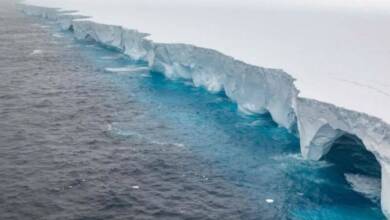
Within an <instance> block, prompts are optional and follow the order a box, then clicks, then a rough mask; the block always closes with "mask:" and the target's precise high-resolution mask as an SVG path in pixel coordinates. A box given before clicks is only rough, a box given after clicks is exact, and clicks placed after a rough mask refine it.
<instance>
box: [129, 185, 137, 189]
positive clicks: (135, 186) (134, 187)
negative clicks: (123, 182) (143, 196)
mask: <svg viewBox="0 0 390 220" xmlns="http://www.w3.org/2000/svg"><path fill="white" fill-rule="evenodd" d="M131 188H133V189H139V186H137V185H134V186H132V187H131Z"/></svg>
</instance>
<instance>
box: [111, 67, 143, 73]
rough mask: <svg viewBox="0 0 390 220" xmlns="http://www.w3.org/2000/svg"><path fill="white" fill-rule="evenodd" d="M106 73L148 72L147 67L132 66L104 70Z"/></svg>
mask: <svg viewBox="0 0 390 220" xmlns="http://www.w3.org/2000/svg"><path fill="white" fill-rule="evenodd" d="M105 70H106V71H107V72H111V73H139V72H141V73H144V72H148V71H149V68H148V67H134V66H125V67H117V68H106V69H105Z"/></svg>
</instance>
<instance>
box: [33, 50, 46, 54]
mask: <svg viewBox="0 0 390 220" xmlns="http://www.w3.org/2000/svg"><path fill="white" fill-rule="evenodd" d="M41 53H43V52H42V50H33V52H32V53H30V55H37V54H41Z"/></svg>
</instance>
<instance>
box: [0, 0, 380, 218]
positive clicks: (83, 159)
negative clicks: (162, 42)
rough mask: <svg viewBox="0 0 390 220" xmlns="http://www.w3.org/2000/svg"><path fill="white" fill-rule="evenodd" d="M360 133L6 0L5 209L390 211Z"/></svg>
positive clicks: (162, 213) (0, 55)
mask: <svg viewBox="0 0 390 220" xmlns="http://www.w3.org/2000/svg"><path fill="white" fill-rule="evenodd" d="M379 189H380V171H379V165H378V164H377V162H376V161H375V159H374V158H373V156H372V155H370V154H369V153H368V152H366V151H365V150H364V149H363V146H362V144H361V143H360V142H359V141H358V140H355V138H354V137H343V138H342V139H340V140H339V141H338V142H337V143H336V145H335V147H334V148H333V149H332V151H331V152H330V153H329V154H328V155H327V156H326V157H325V158H324V160H322V161H306V160H304V159H302V158H301V156H300V153H299V140H298V139H297V137H296V135H294V134H291V133H289V132H288V131H287V130H285V129H283V128H280V127H278V126H277V124H275V123H274V122H273V121H272V118H271V117H270V116H269V115H245V114H243V113H240V112H239V111H238V109H237V106H236V105H235V103H232V102H231V101H229V99H228V98H227V97H226V96H225V95H224V94H223V93H218V94H210V93H208V92H207V91H206V90H204V89H203V88H195V87H194V86H193V85H192V83H191V82H188V81H180V80H169V79H167V78H165V77H164V76H163V74H160V73H155V72H150V71H148V70H147V68H146V65H145V64H142V63H137V62H135V61H131V60H129V59H128V58H127V57H125V56H124V55H122V54H120V53H119V52H117V51H114V50H111V49H109V48H105V47H103V46H101V45H99V44H96V43H95V42H88V41H77V40H75V39H74V38H73V36H72V33H70V32H62V31H60V30H59V28H58V27H56V26H55V25H54V24H51V23H49V22H47V21H43V20H39V19H37V18H33V17H27V16H25V15H23V14H22V13H21V12H20V10H19V9H18V8H17V7H16V6H15V5H14V4H13V3H11V2H10V1H6V0H2V1H0V219H1V220H8V219H9V220H11V219H15V220H25V219H26V220H29V219H50V220H51V219H58V220H60V219H61V220H62V219H66V220H67V219H69V220H76V219H77V220H92V219H93V220H99V219H102V220H103V219H104V220H106V219H169V220H171V219H224V220H230V219H265V220H268V219H269V220H278V219H291V220H322V219H324V220H342V219H348V220H354V219H356V220H376V219H385V217H384V216H383V215H382V214H381V210H380V202H379Z"/></svg>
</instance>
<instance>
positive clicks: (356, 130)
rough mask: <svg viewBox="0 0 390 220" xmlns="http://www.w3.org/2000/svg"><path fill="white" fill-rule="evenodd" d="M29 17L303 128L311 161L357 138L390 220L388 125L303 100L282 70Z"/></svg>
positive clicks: (136, 35) (125, 33)
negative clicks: (348, 137) (373, 165)
mask: <svg viewBox="0 0 390 220" xmlns="http://www.w3.org/2000/svg"><path fill="white" fill-rule="evenodd" d="M23 11H24V12H25V13H26V14H28V15H33V16H39V17H42V18H45V19H49V20H51V21H54V22H56V23H58V24H59V25H60V26H61V28H63V29H64V30H71V31H73V32H74V35H75V37H76V38H78V39H82V40H84V39H88V40H94V41H96V42H98V43H100V44H103V45H105V46H107V47H111V48H115V49H117V50H119V51H121V52H123V53H124V54H126V55H128V56H129V57H130V58H132V59H134V60H139V61H143V62H146V63H147V64H148V65H149V67H150V69H151V70H153V71H157V72H161V73H163V74H165V75H166V76H167V77H169V78H172V79H175V78H183V79H187V80H192V81H193V83H194V85H195V86H203V87H205V88H206V89H208V90H209V91H211V92H218V91H224V92H225V93H226V95H227V96H228V97H229V98H230V99H231V100H233V101H235V102H237V104H238V106H239V109H241V110H242V111H244V112H248V113H264V112H269V113H270V114H271V116H272V118H273V120H274V121H275V122H277V123H278V124H279V125H281V126H283V127H285V128H287V129H289V130H291V129H294V127H295V126H296V125H297V126H298V133H299V137H300V140H301V151H302V154H303V156H304V157H305V158H307V159H313V160H319V159H320V158H321V157H322V156H324V155H325V154H326V153H327V152H329V150H330V148H331V147H332V144H333V142H334V141H335V140H336V139H337V138H339V137H340V136H342V135H343V134H345V133H348V134H353V135H355V136H357V137H358V138H360V139H361V140H362V142H363V143H364V145H365V147H366V148H367V150H369V151H370V152H372V153H373V154H374V155H375V157H376V158H377V160H378V161H379V163H380V165H381V167H382V189H381V190H382V193H381V204H382V210H383V211H384V213H385V215H386V216H387V218H390V137H389V135H390V130H389V129H390V125H389V124H387V123H385V122H384V121H382V120H380V119H378V118H375V117H372V116H369V115H366V114H363V113H358V112H355V111H350V110H347V109H343V108H340V107H337V106H334V105H332V104H328V103H324V102H320V101H316V100H312V99H306V98H302V97H299V94H298V90H297V89H296V87H295V85H294V79H293V78H292V77H291V76H290V75H289V74H287V73H285V72H283V71H282V70H278V69H268V68H262V67H257V66H253V65H249V64H246V63H243V62H241V61H239V60H236V59H234V58H232V57H229V56H226V55H224V54H221V53H219V52H217V51H215V50H212V49H206V48H200V47H196V46H193V45H187V44H162V43H156V42H152V41H150V40H147V39H145V37H146V36H148V34H145V33H140V32H138V31H136V30H129V29H125V28H122V27H120V26H113V25H105V24H99V23H95V22H93V21H90V20H85V18H86V17H84V16H80V15H74V14H70V13H66V12H61V11H59V10H58V9H52V8H43V7H36V6H25V7H24V8H23Z"/></svg>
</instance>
